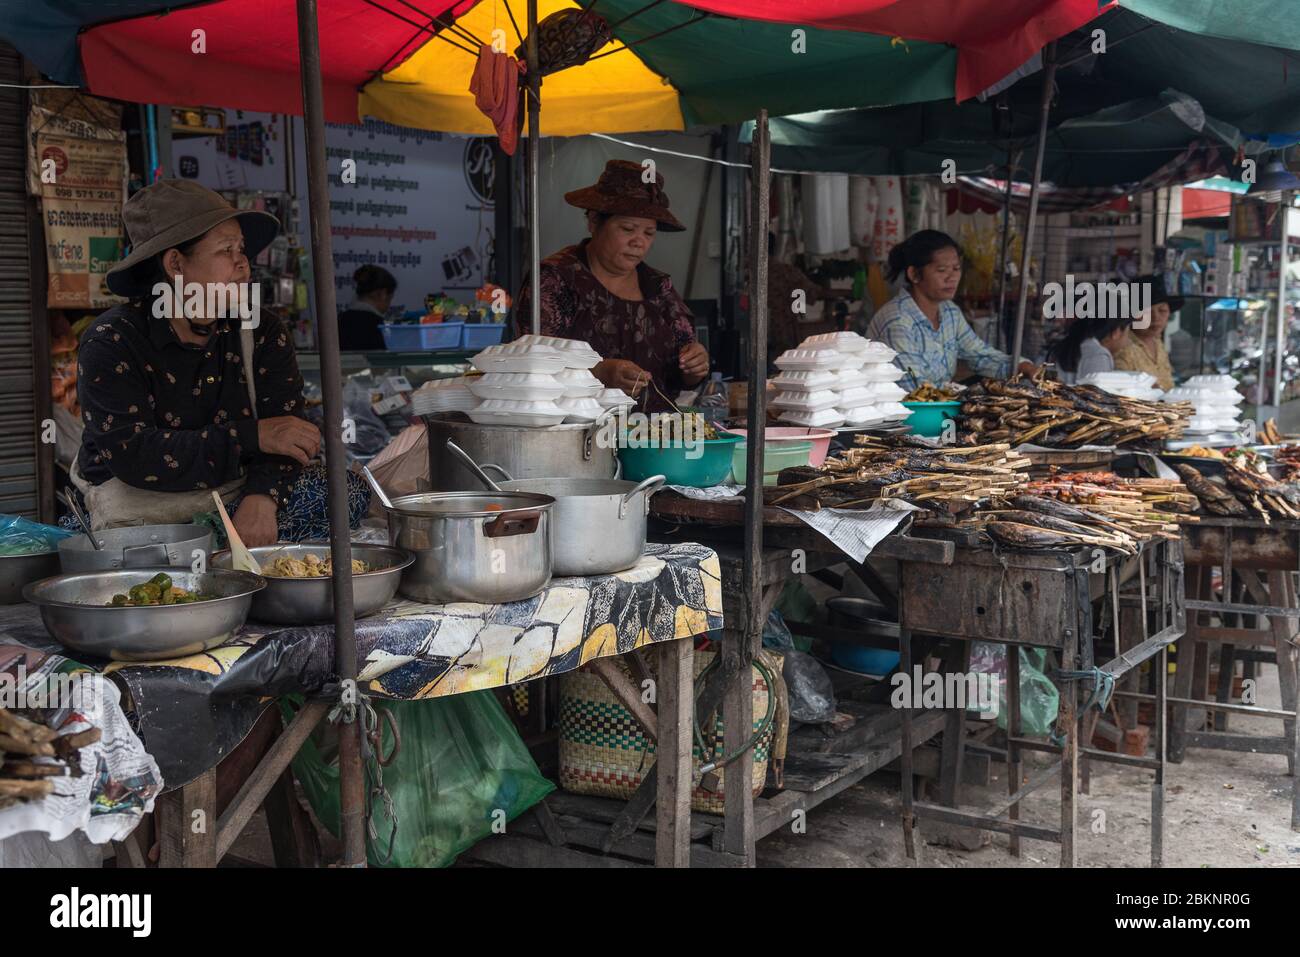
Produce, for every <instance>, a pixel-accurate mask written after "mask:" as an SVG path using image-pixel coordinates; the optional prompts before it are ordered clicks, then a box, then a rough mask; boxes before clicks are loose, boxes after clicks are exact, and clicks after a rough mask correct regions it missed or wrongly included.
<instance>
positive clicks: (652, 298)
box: [515, 239, 695, 412]
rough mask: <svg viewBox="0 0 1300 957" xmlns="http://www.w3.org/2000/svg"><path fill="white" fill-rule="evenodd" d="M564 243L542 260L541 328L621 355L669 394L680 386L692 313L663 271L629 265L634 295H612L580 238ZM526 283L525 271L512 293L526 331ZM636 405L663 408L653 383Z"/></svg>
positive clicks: (529, 324)
mask: <svg viewBox="0 0 1300 957" xmlns="http://www.w3.org/2000/svg"><path fill="white" fill-rule="evenodd" d="M588 242H590V240H587V239H584V240H583V241H582V242H581V243H579V244H578V245H577V246H568V247H566V248H564V249H561V250H560V251H559V252H557V253H554V254H553V255H551V256H548V257H547V258H545V259H543V260H542V277H541V287H542V333H541V334H542V335H544V336H562V337H564V338H566V339H580V340H582V341H584V342H588V343H590V344H591V347H592V348H593V349H595V350H596V351H597V352H599V353H600V354H601V355H602V356H603V357H604V358H606V359H628V360H630V361H632V362H635V363H636V364H637V365H638V366H640V367H641V368H642V369H645V370H646V371H647V372H649V373H650V375H651V376H653V377H654V381H655V385H656V386H657V387H658V388H659V389H660V390H661V391H662V392H663V393H664V394H665V395H667V396H668V397H669V398H670V399H676V398H677V393H678V392H680V391H681V390H682V389H684V388H685V387H686V385H685V383H684V382H683V381H682V373H681V369H680V368H679V367H678V365H677V357H678V354H679V353H680V352H681V350H682V347H683V346H685V345H688V344H689V343H692V342H694V341H695V317H694V316H692V315H691V311H690V309H688V308H687V306H686V303H685V301H683V299H682V297H681V296H679V295H678V294H677V290H676V289H674V288H673V284H672V280H671V279H669V278H668V274H667V273H662V272H659V271H658V270H657V269H651V268H650V267H649V266H647V265H646V264H645V263H641V265H639V266H637V278H638V279H639V280H640V283H641V295H642V296H644V297H645V298H644V299H643V300H642V301H641V302H633V301H632V300H629V299H620V298H619V297H618V296H615V295H614V294H613V293H612V292H610V291H609V290H608V289H606V288H605V286H604V284H603V283H601V281H600V280H599V279H597V278H596V275H595V273H593V272H592V271H591V268H590V266H589V265H588V262H587V243H588ZM531 299H532V288H531V285H530V283H529V282H528V281H527V279H525V281H524V288H523V291H522V292H520V294H519V296H518V297H517V298H516V300H515V303H516V305H515V322H516V326H517V330H518V331H517V334H518V335H523V334H525V333H528V332H531V331H532V312H531V305H530V303H531ZM648 392H649V396H648V398H647V400H646V402H645V403H644V404H643V405H642V406H640V408H643V409H645V411H648V412H660V411H664V410H666V409H668V408H669V406H668V403H667V402H665V401H664V400H663V399H662V398H660V397H659V396H658V395H657V394H656V393H655V390H654V389H649V390H648Z"/></svg>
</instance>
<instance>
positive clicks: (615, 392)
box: [596, 389, 636, 409]
mask: <svg viewBox="0 0 1300 957" xmlns="http://www.w3.org/2000/svg"><path fill="white" fill-rule="evenodd" d="M596 401H597V402H599V403H600V407H601V408H602V409H617V408H619V407H620V406H621V407H623V408H631V407H632V406H634V405H636V399H634V398H632V397H631V396H630V395H628V394H627V393H626V392H624V391H623V390H622V389H601V390H600V392H599V393H598V394H597V395H596Z"/></svg>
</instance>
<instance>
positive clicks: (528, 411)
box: [466, 399, 568, 427]
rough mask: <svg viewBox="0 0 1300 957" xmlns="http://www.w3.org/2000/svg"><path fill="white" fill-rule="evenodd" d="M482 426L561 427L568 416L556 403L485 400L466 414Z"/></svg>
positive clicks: (521, 400) (522, 400) (523, 400)
mask: <svg viewBox="0 0 1300 957" xmlns="http://www.w3.org/2000/svg"><path fill="white" fill-rule="evenodd" d="M466 414H467V415H468V416H469V417H470V419H471V420H473V421H474V422H477V423H479V424H480V425H525V426H541V427H544V426H548V425H559V424H560V423H561V422H563V421H564V419H565V416H567V415H568V413H567V412H565V411H564V410H563V409H561V408H560V407H559V406H558V405H556V404H555V403H554V402H546V401H535V400H525V399H485V400H484V401H483V402H482V403H480V404H479V406H478V407H477V408H475V409H472V410H470V411H469V412H468V413H466Z"/></svg>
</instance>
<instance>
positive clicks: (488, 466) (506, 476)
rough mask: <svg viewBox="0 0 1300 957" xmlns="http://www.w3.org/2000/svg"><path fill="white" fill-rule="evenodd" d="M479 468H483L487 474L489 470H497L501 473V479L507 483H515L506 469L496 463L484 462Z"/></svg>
mask: <svg viewBox="0 0 1300 957" xmlns="http://www.w3.org/2000/svg"><path fill="white" fill-rule="evenodd" d="M479 468H481V469H482V470H483V471H484V472H486V471H487V470H488V469H496V470H497V471H498V472H500V473H501V477H502V478H503V479H505V480H506V481H507V482H513V481H514V479H513V478H511V476H510V473H509V472H507V471H506V470H505V469H503V468H502V467H501V466H499V465H497V464H496V463H494V462H484V463H483V464H482V465H480V466H479Z"/></svg>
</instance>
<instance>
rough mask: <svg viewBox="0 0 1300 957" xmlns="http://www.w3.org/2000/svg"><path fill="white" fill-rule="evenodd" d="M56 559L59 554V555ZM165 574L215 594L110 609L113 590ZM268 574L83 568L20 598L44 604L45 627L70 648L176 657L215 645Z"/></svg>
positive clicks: (119, 656) (239, 621) (139, 657)
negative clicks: (182, 602) (194, 599)
mask: <svg viewBox="0 0 1300 957" xmlns="http://www.w3.org/2000/svg"><path fill="white" fill-rule="evenodd" d="M55 557H56V560H57V556H55ZM159 572H166V573H167V574H168V575H170V576H171V578H172V582H173V583H174V584H175V585H176V586H177V587H178V588H184V589H186V590H187V591H192V592H198V593H200V594H204V595H213V596H215V597H213V598H211V599H209V600H207V601H198V602H192V603H190V604H185V605H148V606H145V607H141V608H131V607H126V608H112V607H109V606H108V605H107V603H108V602H110V601H112V600H113V596H114V595H117V594H122V593H124V592H126V591H128V590H129V589H130V588H131V587H132V586H133V585H141V584H144V583H145V582H147V581H148V580H149V579H150V578H152V577H153V576H154V575H156V574H158V573H159ZM265 587H266V579H264V578H262V576H260V575H252V574H249V573H248V572H237V571H233V570H230V569H225V568H220V569H213V568H210V569H209V570H208V571H206V572H204V573H202V574H196V573H194V572H191V571H185V570H184V569H179V568H168V567H163V566H155V567H150V568H130V569H119V570H117V571H110V572H80V573H78V574H75V575H58V576H55V577H54V578H46V579H45V580H43V581H38V582H32V583H31V584H29V585H28V586H27V587H26V588H24V589H23V597H24V598H25V599H27V601H29V602H31V603H32V604H33V605H36V606H37V607H39V608H40V610H41V619H42V620H43V621H44V622H45V628H46V630H47V631H48V632H49V633H50V634H51V635H53V636H54V637H55V638H56V639H57V640H58V641H59V642H60V643H62V644H63V645H65V646H66V647H68V648H70V649H72V650H73V651H79V652H83V653H85V654H89V655H95V656H97V657H100V658H112V659H113V660H115V661H150V660H153V659H156V658H180V657H184V656H185V655H193V654H197V653H199V652H200V651H206V650H207V649H209V648H214V647H216V646H217V645H219V644H221V643H222V642H224V641H226V640H227V639H229V638H230V637H231V636H232V635H233V634H234V633H235V632H236V631H238V630H239V628H240V626H242V625H243V624H244V621H245V620H246V619H247V618H248V611H249V608H250V607H251V606H252V603H253V596H254V595H255V594H256V593H257V592H259V591H261V590H262V589H263V588H265Z"/></svg>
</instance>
